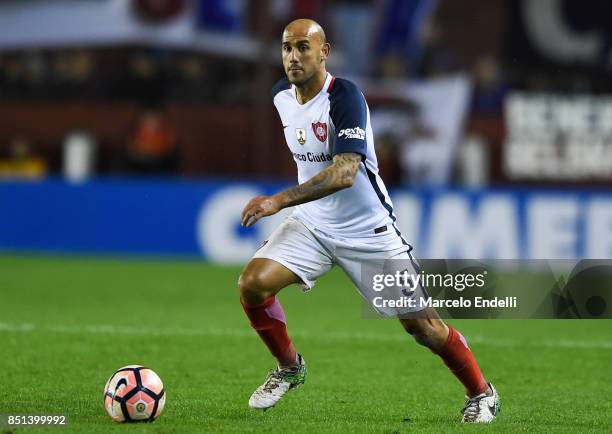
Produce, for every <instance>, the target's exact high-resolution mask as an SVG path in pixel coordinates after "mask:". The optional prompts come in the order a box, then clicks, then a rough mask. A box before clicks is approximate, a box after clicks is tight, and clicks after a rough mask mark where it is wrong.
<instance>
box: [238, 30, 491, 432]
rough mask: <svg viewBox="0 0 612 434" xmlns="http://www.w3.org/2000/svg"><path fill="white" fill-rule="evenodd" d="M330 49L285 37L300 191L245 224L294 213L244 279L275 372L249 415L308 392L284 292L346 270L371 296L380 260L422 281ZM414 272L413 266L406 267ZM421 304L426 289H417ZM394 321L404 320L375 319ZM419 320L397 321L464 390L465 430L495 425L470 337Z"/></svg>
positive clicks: (254, 206) (318, 37)
mask: <svg viewBox="0 0 612 434" xmlns="http://www.w3.org/2000/svg"><path fill="white" fill-rule="evenodd" d="M329 54H330V45H329V43H328V42H327V41H326V38H325V33H324V32H323V29H322V28H321V26H320V25H319V24H317V23H316V22H314V21H312V20H308V19H299V20H295V21H293V22H291V23H290V24H289V25H287V27H286V28H285V30H284V32H283V36H282V59H283V66H284V69H285V73H286V78H283V79H281V80H280V81H279V82H278V83H277V84H276V85H275V86H274V88H273V90H272V95H273V99H274V104H275V106H276V108H277V110H278V112H279V115H280V118H281V121H282V124H283V128H284V133H285V138H286V141H287V145H288V146H289V149H290V151H291V152H292V154H293V157H294V160H295V162H296V164H297V168H298V182H299V185H297V186H295V187H293V188H290V189H288V190H286V191H283V192H280V193H277V194H274V195H271V196H257V197H255V198H253V199H251V201H250V202H249V203H248V204H247V205H246V207H245V208H244V210H243V212H242V216H241V222H242V224H243V225H244V226H252V225H254V224H255V223H256V222H257V221H258V220H259V219H261V218H262V217H266V216H270V215H273V214H275V213H277V212H278V211H280V210H281V209H283V208H287V207H295V208H294V212H293V214H292V215H291V216H289V217H288V218H287V219H285V220H284V222H283V223H282V224H281V225H280V226H279V227H278V228H277V229H276V230H275V231H274V232H273V234H272V235H271V236H270V238H269V240H268V241H267V242H266V243H264V245H263V246H262V247H261V248H260V249H259V250H258V251H257V252H256V253H255V255H254V257H253V258H252V259H251V261H250V262H249V263H248V264H247V265H246V267H245V269H244V271H243V272H242V274H241V275H240V279H239V281H238V286H239V289H240V301H241V303H242V306H243V307H244V311H245V312H246V314H247V316H248V318H249V319H250V322H251V325H252V327H253V328H254V329H255V330H256V331H257V333H258V334H259V336H260V338H261V339H262V341H263V342H264V343H265V344H266V346H267V347H268V349H269V350H270V352H271V353H272V355H273V356H274V357H275V358H276V359H277V361H278V367H277V369H276V370H275V371H273V372H272V373H271V374H270V375H269V376H268V378H267V379H266V381H265V382H264V384H262V385H261V386H260V387H259V388H257V390H255V392H254V393H253V395H252V396H251V398H250V400H249V406H250V407H252V408H257V409H267V408H269V407H272V406H274V405H275V404H276V403H277V402H278V401H279V400H280V399H281V398H282V397H283V396H284V395H285V394H286V393H287V392H288V391H289V390H291V389H293V388H295V387H296V386H298V385H300V384H302V383H304V380H305V378H306V364H305V361H304V358H303V357H302V356H301V355H300V354H298V353H297V352H296V349H295V347H294V345H293V343H292V341H291V339H290V338H289V336H288V334H287V327H286V321H285V314H284V312H283V309H282V307H281V305H280V303H279V301H278V300H277V299H276V294H277V293H278V292H279V291H280V290H281V289H283V288H284V287H286V286H288V285H291V284H299V285H302V286H303V287H304V288H307V289H309V288H311V287H312V286H313V285H314V284H315V281H316V279H317V278H318V277H320V276H321V275H323V274H325V273H326V272H327V271H329V270H330V269H331V268H332V266H333V265H338V266H340V267H341V268H342V269H343V270H344V271H345V272H346V273H347V275H348V276H349V277H350V278H351V280H352V281H353V282H354V283H355V285H356V286H357V288H358V289H359V291H360V292H361V293H362V294H363V295H364V296H366V294H367V292H366V291H371V290H372V288H371V287H370V288H368V287H367V285H365V282H363V281H362V278H361V269H362V267H363V266H365V265H368V264H370V263H373V262H374V261H376V260H380V259H381V258H382V259H384V260H390V263H391V264H393V263H395V262H394V261H398V264H401V265H398V267H400V266H401V268H400V269H401V270H405V269H408V270H409V271H412V273H415V268H414V264H413V262H412V257H411V254H410V251H411V250H412V247H411V246H410V245H408V243H406V241H405V240H404V239H403V237H402V236H401V234H400V232H399V230H398V228H397V226H396V224H395V215H394V214H393V208H392V204H391V200H390V199H389V195H388V194H387V190H386V188H385V185H384V184H383V182H382V179H381V178H380V176H379V175H378V168H377V162H376V155H375V153H374V143H373V136H372V128H371V126H370V114H369V109H368V106H367V104H366V101H365V99H364V96H363V95H362V93H361V92H360V90H359V89H358V88H357V86H355V85H354V84H353V83H352V82H350V81H348V80H344V79H341V78H337V77H334V76H332V75H330V74H329V73H328V72H327V70H326V66H325V63H326V60H327V57H328V56H329ZM406 264H408V265H406ZM416 290H417V292H419V291H420V295H423V294H424V290H423V289H422V288H416ZM377 310H378V311H379V312H380V313H381V314H383V315H387V316H391V315H394V314H399V313H409V312H410V310H408V311H405V312H397V311H393V310H391V311H390V310H389V309H386V308H378V309H377ZM417 310H418V311H419V312H418V314H419V315H418V317H405V316H399V315H398V318H400V322H401V324H402V325H403V327H404V329H405V330H406V331H407V332H408V333H409V334H411V335H412V336H413V337H414V339H415V340H416V341H417V342H418V343H419V344H421V345H424V346H426V347H428V348H429V349H430V350H431V351H432V352H433V353H434V354H437V355H438V356H439V357H440V358H441V359H442V360H443V361H444V363H445V364H446V365H447V366H448V368H449V369H450V371H451V372H452V373H453V375H454V376H455V377H457V379H458V380H459V381H460V382H461V383H462V384H463V385H464V386H465V389H466V395H467V396H466V401H465V405H464V408H463V421H464V422H491V421H492V420H494V419H495V417H496V416H497V412H498V409H499V396H498V394H497V392H496V391H495V388H494V387H493V386H492V385H491V384H490V383H487V381H486V380H485V379H484V377H483V375H482V373H481V371H480V368H479V367H478V364H477V363H476V360H475V359H474V356H473V354H472V352H471V351H470V349H469V348H468V345H467V343H466V341H465V339H464V337H463V336H462V335H461V334H460V333H459V332H458V331H456V330H455V329H453V328H452V327H451V326H449V325H446V324H445V323H444V322H443V321H442V320H441V319H440V318H439V316H438V315H437V313H436V312H435V310H434V309H432V308H425V309H421V310H419V309H418V308H414V309H413V310H412V312H414V311H417Z"/></svg>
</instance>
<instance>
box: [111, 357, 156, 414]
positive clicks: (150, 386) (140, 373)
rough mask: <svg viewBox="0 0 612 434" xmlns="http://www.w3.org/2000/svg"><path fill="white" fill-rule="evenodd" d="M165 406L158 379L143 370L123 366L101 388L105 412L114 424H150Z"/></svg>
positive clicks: (146, 369)
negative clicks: (102, 388) (102, 389)
mask: <svg viewBox="0 0 612 434" xmlns="http://www.w3.org/2000/svg"><path fill="white" fill-rule="evenodd" d="M165 403H166V392H165V391H164V385H163V383H162V381H161V378H159V376H158V375H157V374H156V373H155V372H153V371H152V370H151V369H148V368H145V367H144V366H140V365H129V366H124V367H123V368H120V369H118V370H117V372H115V373H114V374H113V375H111V377H110V378H109V379H108V381H107V382H106V386H104V408H106V412H107V413H108V415H109V416H110V417H111V418H112V419H113V420H114V421H116V422H153V421H154V420H155V419H157V418H158V417H159V415H160V414H161V412H162V411H163V410H164V404H165Z"/></svg>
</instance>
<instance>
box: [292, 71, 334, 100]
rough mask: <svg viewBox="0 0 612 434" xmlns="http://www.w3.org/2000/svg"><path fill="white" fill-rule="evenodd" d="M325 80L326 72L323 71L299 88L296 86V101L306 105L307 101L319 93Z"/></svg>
mask: <svg viewBox="0 0 612 434" xmlns="http://www.w3.org/2000/svg"><path fill="white" fill-rule="evenodd" d="M326 79H327V71H326V70H325V69H323V70H321V71H319V72H318V73H317V74H315V75H314V76H313V77H312V78H311V79H310V80H308V81H307V82H306V83H304V84H302V85H301V86H297V85H296V86H295V93H296V98H297V101H298V102H299V103H300V104H306V103H307V102H308V101H310V100H311V99H313V98H314V97H315V96H316V95H317V94H318V93H319V92H321V89H323V85H324V84H325V80H326Z"/></svg>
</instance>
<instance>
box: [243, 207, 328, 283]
mask: <svg viewBox="0 0 612 434" xmlns="http://www.w3.org/2000/svg"><path fill="white" fill-rule="evenodd" d="M253 258H254V259H255V258H264V259H270V260H273V261H275V262H277V263H279V264H281V265H283V266H284V267H285V268H287V269H288V270H290V271H292V272H293V273H294V274H295V275H296V276H297V277H298V278H299V283H300V284H301V285H302V288H303V289H310V288H312V287H313V286H314V285H315V283H316V281H317V279H318V278H319V277H321V276H322V275H323V274H325V273H327V272H328V271H329V270H330V269H331V267H332V266H333V260H332V257H331V254H330V253H329V251H328V250H327V248H326V247H325V246H324V245H323V244H322V243H321V242H320V241H319V239H318V238H317V237H316V236H314V234H313V233H312V232H310V230H309V229H308V228H307V227H306V226H305V225H304V224H303V223H302V222H301V221H299V220H298V219H297V218H294V217H292V216H290V217H287V218H286V219H285V220H284V221H283V223H281V225H280V226H279V227H278V228H277V229H276V230H275V231H274V232H273V233H272V234H271V235H270V238H268V240H266V242H265V243H264V245H263V246H262V247H261V248H260V249H259V250H257V252H255V255H253Z"/></svg>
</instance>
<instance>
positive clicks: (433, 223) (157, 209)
mask: <svg viewBox="0 0 612 434" xmlns="http://www.w3.org/2000/svg"><path fill="white" fill-rule="evenodd" d="M286 186H287V185H285V184H279V183H254V182H227V181H216V180H211V181H197V182H196V181H189V182H188V181H171V180H147V181H135V180H114V179H109V180H98V181H93V182H87V183H83V184H69V183H66V182H64V181H61V180H49V181H44V182H40V183H29V182H23V183H22V182H3V183H0V249H1V250H5V251H47V252H74V253H104V254H136V255H168V256H191V257H200V258H203V259H206V260H210V261H213V262H223V263H235V262H243V261H245V260H247V259H248V258H250V257H251V255H252V254H253V252H254V251H255V250H256V249H257V248H258V247H259V245H261V243H262V241H263V240H264V239H265V238H266V237H267V236H268V235H269V234H270V233H271V232H272V231H273V230H274V228H275V227H276V226H277V225H278V224H279V222H280V221H281V220H282V219H283V218H284V217H285V216H286V215H288V214H289V213H290V212H291V211H290V210H284V211H283V212H282V213H280V214H279V215H276V216H273V217H270V218H266V219H263V220H261V221H260V222H258V223H257V225H255V227H253V228H249V229H246V228H242V227H241V226H240V212H241V211H242V209H243V207H244V205H245V204H246V203H247V202H248V201H249V199H250V198H252V197H253V196H256V195H258V194H270V193H273V192H276V191H279V190H280V189H282V188H284V187H286ZM391 196H392V199H393V202H394V208H395V213H396V215H397V216H398V225H399V227H400V229H401V230H402V232H403V234H404V237H405V238H406V239H407V240H408V241H409V242H410V243H411V244H412V245H413V246H414V248H415V250H414V251H415V253H416V255H417V256H418V257H422V258H498V259H531V258H537V259H573V258H598V259H603V258H612V193H607V192H606V193H604V192H588V191H529V190H494V191H491V190H482V191H464V190H435V191H434V190H431V191H417V192H413V191H407V190H399V191H394V192H392V195H391Z"/></svg>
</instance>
